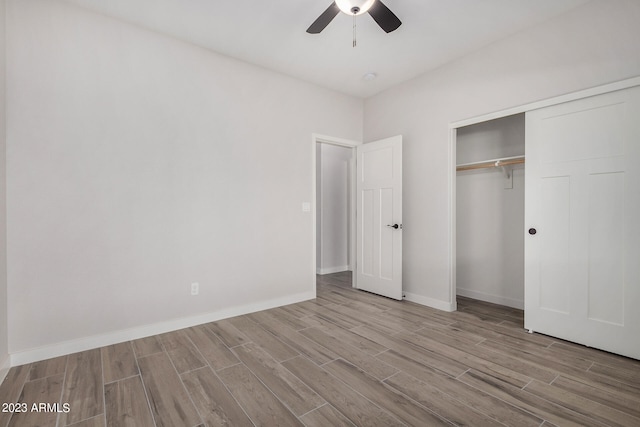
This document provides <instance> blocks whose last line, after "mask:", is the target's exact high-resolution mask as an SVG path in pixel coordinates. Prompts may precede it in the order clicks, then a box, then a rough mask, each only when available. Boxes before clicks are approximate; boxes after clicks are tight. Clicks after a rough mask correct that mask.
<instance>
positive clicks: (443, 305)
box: [404, 292, 456, 312]
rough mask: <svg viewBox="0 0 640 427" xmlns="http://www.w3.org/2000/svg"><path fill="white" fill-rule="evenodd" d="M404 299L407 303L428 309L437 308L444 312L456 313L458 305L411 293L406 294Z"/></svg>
mask: <svg viewBox="0 0 640 427" xmlns="http://www.w3.org/2000/svg"><path fill="white" fill-rule="evenodd" d="M404 299H406V300H407V301H411V302H415V303H416V304H420V305H426V306H427V307H431V308H435V309H437V310H443V311H449V312H451V311H456V304H455V302H454V303H450V302H448V301H441V300H438V299H434V298H429V297H425V296H422V295H417V294H412V293H410V292H404Z"/></svg>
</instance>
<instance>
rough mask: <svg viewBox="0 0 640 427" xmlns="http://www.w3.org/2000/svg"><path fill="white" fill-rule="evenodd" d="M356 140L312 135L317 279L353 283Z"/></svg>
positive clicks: (344, 283)
mask: <svg viewBox="0 0 640 427" xmlns="http://www.w3.org/2000/svg"><path fill="white" fill-rule="evenodd" d="M357 145H359V143H358V142H355V141H349V140H343V139H338V138H332V137H327V136H319V135H314V136H313V171H314V173H313V177H314V200H315V203H316V208H315V210H314V235H315V244H314V252H315V255H314V263H315V269H314V270H315V272H316V278H317V280H322V279H323V278H324V279H325V280H331V281H333V279H334V278H335V279H337V280H339V281H340V282H341V283H342V284H343V285H348V286H349V287H355V279H353V275H352V271H353V269H354V267H355V253H356V252H355V251H356V247H355V187H354V185H355V147H356V146H357Z"/></svg>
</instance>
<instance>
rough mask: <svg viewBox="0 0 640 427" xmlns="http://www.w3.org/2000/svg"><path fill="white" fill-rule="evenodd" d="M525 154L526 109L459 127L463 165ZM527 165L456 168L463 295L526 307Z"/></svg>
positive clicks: (458, 285) (458, 281) (458, 156)
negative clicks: (525, 204) (525, 234)
mask: <svg viewBox="0 0 640 427" xmlns="http://www.w3.org/2000/svg"><path fill="white" fill-rule="evenodd" d="M524 154H525V117H524V114H517V115H513V116H508V117H504V118H500V119H496V120H491V121H488V122H483V123H478V124H475V125H470V126H465V127H463V128H459V129H457V137H456V163H457V164H458V165H461V164H466V163H475V162H483V161H487V160H494V159H501V158H505V157H514V156H522V155H524ZM524 167H525V166H524V165H523V164H518V165H511V166H507V167H505V168H504V169H503V168H500V167H489V168H482V169H475V170H469V171H459V172H457V179H456V258H457V259H456V292H457V294H458V295H461V296H465V297H469V298H474V299H478V300H482V301H488V302H493V303H496V304H501V305H506V306H509V307H515V308H520V309H522V308H524Z"/></svg>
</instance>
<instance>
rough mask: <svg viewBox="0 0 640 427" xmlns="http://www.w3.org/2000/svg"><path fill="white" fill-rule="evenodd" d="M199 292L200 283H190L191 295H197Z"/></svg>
mask: <svg viewBox="0 0 640 427" xmlns="http://www.w3.org/2000/svg"><path fill="white" fill-rule="evenodd" d="M198 293H200V284H199V283H192V284H191V295H198Z"/></svg>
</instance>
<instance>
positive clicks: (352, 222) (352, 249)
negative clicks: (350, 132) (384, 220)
mask: <svg viewBox="0 0 640 427" xmlns="http://www.w3.org/2000/svg"><path fill="white" fill-rule="evenodd" d="M318 144H329V145H336V146H339V147H345V148H350V149H351V160H350V161H349V266H350V267H351V268H352V269H355V262H356V189H355V185H356V180H355V178H356V147H357V146H358V145H362V142H361V141H354V140H351V139H344V138H337V137H333V136H327V135H320V134H317V133H314V134H312V135H311V200H312V203H311V206H313V209H311V213H312V215H311V217H312V220H311V222H312V227H313V228H312V232H313V239H312V242H313V247H312V271H313V277H314V278H315V276H316V271H317V257H318V254H317V250H316V247H317V239H318V236H317V233H316V230H317V228H316V226H317V221H318V218H317V210H318V209H317V208H318V207H317V200H318V195H317V194H316V193H317V192H316V185H317V182H316V176H317V173H318V171H317V166H318V163H317V161H318V159H317V158H316V148H317V146H318ZM351 286H352V287H354V288H355V287H356V277H355V274H354V275H353V279H352V282H351ZM313 291H314V293H317V289H316V280H315V279H314V280H313Z"/></svg>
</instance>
